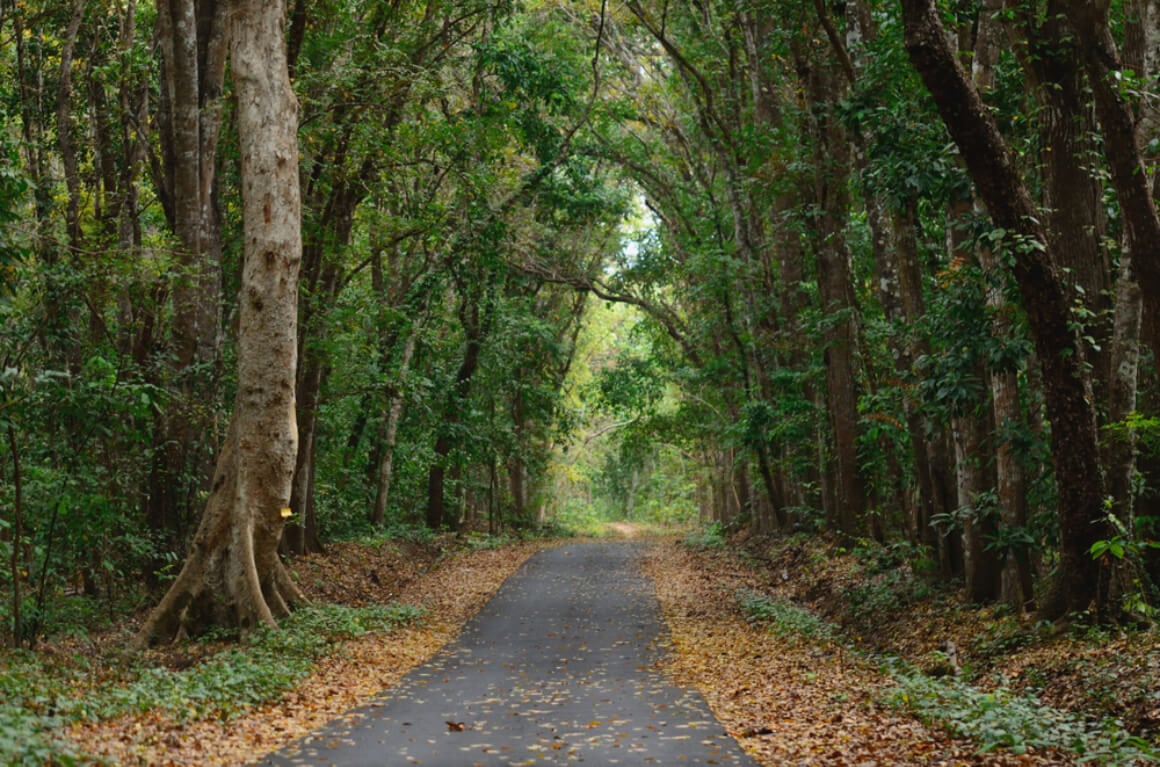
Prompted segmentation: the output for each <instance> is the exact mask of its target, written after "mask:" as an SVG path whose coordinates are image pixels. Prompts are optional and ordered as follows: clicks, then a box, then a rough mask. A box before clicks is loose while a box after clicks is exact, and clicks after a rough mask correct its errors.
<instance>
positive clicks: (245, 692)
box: [78, 604, 422, 719]
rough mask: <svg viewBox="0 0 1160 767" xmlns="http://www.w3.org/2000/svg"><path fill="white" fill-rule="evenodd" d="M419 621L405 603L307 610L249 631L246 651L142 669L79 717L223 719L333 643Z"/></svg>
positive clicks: (269, 695)
mask: <svg viewBox="0 0 1160 767" xmlns="http://www.w3.org/2000/svg"><path fill="white" fill-rule="evenodd" d="M421 617H422V611H421V610H419V609H418V608H416V607H413V606H411V605H405V604H389V605H373V606H370V607H363V608H352V607H345V606H342V605H322V606H312V607H307V608H304V609H302V610H298V611H296V612H295V613H294V614H293V615H291V616H290V617H289V618H287V619H286V620H284V621H283V622H282V624H281V625H280V626H279V628H277V629H273V630H271V629H263V630H261V631H259V632H256V634H255V635H254V637H253V638H251V639H249V640H247V644H246V646H244V647H237V648H234V649H230V650H227V651H225V652H223V653H219V654H218V655H215V656H213V657H212V658H211V659H210V660H208V661H206V662H204V663H200V664H198V665H196V666H193V667H192V668H189V669H186V670H182V671H173V670H170V669H165V668H146V669H142V670H141V671H140V672H139V674H138V676H137V679H136V680H135V681H134V682H132V683H131V684H129V685H127V686H125V687H119V688H116V689H113V690H111V691H110V692H109V693H108V694H107V695H105V696H101V695H97V696H95V697H93V698H90V699H88V700H86V701H85V702H84V704H83V705H84V706H85V708H86V710H85V711H84V713H85V714H86V715H88V716H95V717H100V718H103V717H108V716H115V715H117V714H119V713H121V712H125V711H147V710H160V711H165V712H166V713H168V714H170V715H172V716H174V717H177V718H179V719H185V718H191V719H200V718H220V719H229V718H232V717H234V716H237V715H239V714H241V713H244V712H245V711H247V710H248V709H249V708H251V707H252V706H255V705H258V704H260V703H264V702H268V701H270V700H274V699H275V698H277V697H278V696H279V695H281V694H282V693H284V692H285V691H287V690H289V689H292V688H293V687H294V685H295V684H297V683H298V681H299V680H301V679H302V678H303V677H305V676H306V674H308V673H309V672H310V669H311V668H312V666H313V663H314V661H315V660H317V659H318V658H319V657H321V656H322V655H323V654H324V653H325V652H326V651H327V650H328V649H329V648H330V647H331V646H332V645H333V644H334V643H335V642H336V641H339V640H341V639H347V638H351V637H357V636H362V635H363V634H366V633H368V632H374V631H390V630H393V629H396V628H398V627H401V626H404V625H407V624H410V623H413V622H415V621H417V620H419V619H420V618H421ZM78 713H79V712H78Z"/></svg>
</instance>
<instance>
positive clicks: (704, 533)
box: [685, 522, 726, 549]
mask: <svg viewBox="0 0 1160 767" xmlns="http://www.w3.org/2000/svg"><path fill="white" fill-rule="evenodd" d="M725 543H726V541H725V525H723V524H722V523H720V522H713V523H712V524H709V525H706V526H705V527H703V528H701V529H700V530H696V531H694V532H691V533H689V534H688V535H686V536H685V545H686V546H692V547H693V548H695V549H723V548H725Z"/></svg>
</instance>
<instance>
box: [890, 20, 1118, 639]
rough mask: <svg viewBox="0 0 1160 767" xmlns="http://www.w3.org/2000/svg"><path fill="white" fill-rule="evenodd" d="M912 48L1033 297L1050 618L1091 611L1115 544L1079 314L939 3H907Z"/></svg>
mask: <svg viewBox="0 0 1160 767" xmlns="http://www.w3.org/2000/svg"><path fill="white" fill-rule="evenodd" d="M902 7H903V21H904V24H905V35H906V49H907V53H908V54H909V56H910V59H911V62H912V63H913V64H914V67H915V69H916V70H917V71H918V73H919V75H920V76H921V77H922V79H923V82H924V83H925V84H926V87H927V89H928V90H929V91H930V93H931V96H932V97H933V98H934V101H935V104H936V105H937V106H938V110H939V113H940V115H941V116H942V119H943V122H944V123H945V124H946V126H947V129H948V131H949V132H950V134H951V137H952V138H953V139H954V141H955V143H956V144H957V146H958V148H959V151H960V152H961V153H962V157H963V160H964V161H965V163H966V165H967V169H968V171H969V173H970V175H971V179H972V180H973V181H974V183H975V187H976V190H977V191H978V194H979V196H980V198H982V200H983V202H984V203H985V204H986V206H987V210H988V212H989V213H990V215H991V219H992V221H994V223H995V225H996V226H997V227H999V228H1001V229H1002V230H1003V231H1004V237H1003V241H1002V246H1003V247H1004V249H1005V250H1006V251H1007V252H1008V253H1010V254H1011V255H1012V256H1013V265H1012V269H1013V272H1014V276H1015V280H1016V282H1017V284H1018V286H1019V289H1020V291H1021V293H1022V294H1023V300H1024V306H1025V307H1026V309H1027V319H1028V324H1029V326H1030V328H1031V332H1032V335H1033V337H1034V340H1035V348H1036V351H1037V353H1038V358H1039V362H1040V366H1041V370H1042V374H1043V384H1044V400H1045V404H1046V408H1047V417H1048V419H1049V420H1050V421H1051V424H1052V427H1053V431H1054V433H1053V435H1052V440H1051V449H1052V459H1053V465H1054V468H1055V478H1056V484H1057V487H1058V489H1059V511H1058V516H1059V529H1060V549H1059V552H1060V560H1059V566H1058V569H1057V574H1056V578H1055V580H1054V582H1053V583H1052V588H1051V590H1050V592H1049V594H1048V595H1047V598H1046V599H1045V600H1044V602H1043V604H1042V605H1041V606H1040V615H1041V617H1044V618H1047V619H1055V618H1059V617H1062V616H1063V615H1064V614H1066V613H1068V612H1071V611H1078V610H1084V609H1087V607H1088V606H1089V605H1090V604H1091V601H1092V598H1093V597H1094V596H1095V584H1096V581H1097V577H1098V572H1097V571H1098V565H1097V564H1096V563H1095V562H1093V561H1092V558H1091V555H1090V553H1089V551H1090V549H1091V545H1092V543H1094V542H1095V541H1097V540H1099V539H1101V538H1106V537H1107V528H1106V522H1105V520H1104V512H1103V499H1104V492H1103V480H1102V475H1101V471H1100V464H1099V446H1098V442H1097V434H1096V418H1095V410H1094V406H1093V402H1092V398H1091V386H1090V379H1089V376H1088V374H1087V371H1086V370H1085V368H1084V360H1083V355H1082V349H1081V348H1080V346H1079V342H1078V339H1077V338H1076V335H1075V333H1074V331H1073V329H1072V328H1071V326H1070V315H1071V306H1070V302H1069V300H1068V290H1067V289H1066V287H1065V286H1064V284H1063V281H1062V279H1061V277H1060V275H1059V272H1058V270H1057V268H1056V265H1055V263H1054V261H1053V260H1052V257H1051V255H1050V253H1048V252H1047V237H1046V235H1045V233H1044V231H1043V228H1042V226H1041V225H1040V224H1039V211H1038V209H1037V208H1036V206H1035V205H1034V203H1033V202H1032V200H1031V197H1030V195H1029V194H1028V192H1027V189H1026V187H1025V186H1024V184H1023V180H1022V178H1021V177H1020V175H1019V172H1018V170H1017V168H1016V167H1015V164H1014V158H1013V155H1012V153H1011V151H1010V149H1009V148H1008V146H1007V144H1006V142H1005V141H1004V140H1003V138H1002V136H1001V135H1000V133H999V130H998V127H997V126H996V125H995V122H994V119H993V117H992V116H991V114H990V112H989V111H988V109H987V107H986V106H985V105H984V104H983V102H982V100H981V99H980V98H979V94H978V92H977V91H976V90H975V88H974V87H973V85H972V84H971V81H970V79H969V77H968V75H967V74H966V73H965V72H964V71H963V68H962V66H961V65H960V64H959V62H958V60H957V59H956V57H955V54H954V52H953V51H952V50H951V49H950V46H949V45H948V44H947V38H946V30H945V29H944V28H943V25H942V22H941V20H940V19H939V15H938V11H937V9H936V8H935V6H934V3H933V2H932V1H931V0H902Z"/></svg>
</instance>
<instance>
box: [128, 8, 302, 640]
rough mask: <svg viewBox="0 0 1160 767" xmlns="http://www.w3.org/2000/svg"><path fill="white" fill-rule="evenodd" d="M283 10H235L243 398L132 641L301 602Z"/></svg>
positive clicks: (293, 164)
mask: <svg viewBox="0 0 1160 767" xmlns="http://www.w3.org/2000/svg"><path fill="white" fill-rule="evenodd" d="M284 17H285V7H284V5H283V3H282V2H279V1H275V2H268V1H267V0H238V1H237V2H235V3H234V4H233V5H232V10H231V15H230V23H231V30H230V32H231V36H230V40H231V59H232V70H231V71H232V73H233V81H234V88H235V92H236V95H237V119H238V135H239V145H240V146H239V149H240V156H241V177H242V201H243V221H244V259H245V263H244V267H243V270H242V284H241V291H240V292H241V295H240V297H239V299H240V300H239V327H238V394H237V399H236V401H235V403H234V414H233V418H232V420H231V422H230V428H229V433H228V434H227V437H226V443H225V446H224V448H223V450H222V452H221V455H220V456H219V457H218V463H217V470H216V471H215V473H214V480H213V485H212V489H211V491H210V497H209V500H208V502H207V504H206V509H205V513H204V515H203V517H202V521H201V525H200V527H199V528H198V532H197V535H196V536H195V538H194V541H193V545H192V548H191V551H190V555H189V557H188V559H187V560H186V562H185V566H184V567H183V568H182V570H181V573H180V574H179V575H178V577H177V579H176V580H175V581H174V582H173V584H172V585H171V586H170V589H169V591H168V592H167V593H166V595H165V597H164V598H163V599H162V600H161V603H160V604H159V605H158V606H157V607H156V608H155V609H154V611H153V613H152V614H151V615H150V616H149V618H148V620H146V622H145V624H144V626H142V628H141V630H140V632H139V633H138V635H137V642H138V643H147V642H155V641H164V640H169V639H172V638H174V637H176V636H179V635H181V634H182V633H196V632H199V631H201V630H204V629H205V628H207V627H208V626H210V625H224V626H231V627H236V628H238V629H239V630H241V631H242V632H243V633H244V632H247V631H249V630H252V629H254V628H256V627H257V626H259V625H267V626H273V625H275V618H276V617H280V616H284V615H286V614H287V613H288V611H289V608H290V606H291V604H293V603H294V602H298V601H301V600H302V594H301V592H300V591H299V590H298V588H297V586H295V585H294V582H293V581H292V580H291V579H290V577H289V574H288V572H287V570H286V568H285V567H284V566H283V564H282V562H281V560H280V559H279V558H278V540H279V538H280V537H281V534H282V525H283V515H284V514H285V513H286V512H287V511H288V504H289V502H290V481H291V478H292V476H293V472H294V459H295V454H296V452H297V447H298V434H297V429H296V426H295V417H294V378H295V376H294V373H295V367H296V364H297V347H296V328H297V298H298V292H297V291H298V283H297V278H298V268H299V263H300V260H301V254H302V242H301V235H300V220H301V219H300V217H301V210H300V197H299V188H298V146H297V135H296V131H297V127H298V126H297V114H298V108H297V103H296V100H295V97H294V93H293V91H292V90H291V87H290V81H289V77H288V75H287V68H286V49H285V43H284V34H283V23H284Z"/></svg>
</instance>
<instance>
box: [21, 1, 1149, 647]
mask: <svg viewBox="0 0 1160 767" xmlns="http://www.w3.org/2000/svg"><path fill="white" fill-rule="evenodd" d="M246 5H250V4H248V3H235V2H227V1H226V0H162V1H161V2H159V3H156V4H155V3H152V2H148V1H147V0H141V1H140V2H137V1H136V0H124V1H122V2H108V1H107V0H73V1H72V2H68V3H61V2H39V1H38V0H27V1H22V2H19V3H13V2H4V3H2V4H0V70H2V72H3V76H2V77H0V118H2V120H3V128H4V129H3V131H0V198H2V200H3V204H0V316H2V318H3V322H2V324H0V430H2V431H3V446H2V447H0V555H2V559H3V561H4V567H3V569H2V570H0V594H2V595H3V599H2V604H0V616H2V617H3V635H4V637H5V639H6V640H7V641H8V642H10V643H11V644H12V645H13V646H26V647H28V646H32V645H34V644H35V643H36V641H37V637H38V636H39V635H41V634H42V633H44V632H46V631H49V630H52V629H54V626H53V625H52V624H53V622H54V621H57V622H59V621H61V620H64V619H65V618H62V617H61V616H67V615H68V614H69V613H68V612H67V611H66V610H65V609H64V607H63V605H64V604H65V602H66V601H67V600H68V599H75V598H84V599H87V600H90V602H91V603H92V604H94V605H97V607H96V608H94V609H98V610H106V609H107V610H108V611H114V610H123V609H125V605H126V604H139V603H140V602H139V600H140V599H141V595H142V593H151V594H153V595H154V596H153V598H152V601H153V603H156V602H157V600H158V598H160V596H161V595H162V594H164V593H166V591H167V590H168V592H169V595H168V596H167V597H166V599H165V600H164V601H162V603H161V604H162V608H161V609H159V610H157V611H156V612H155V614H154V615H153V617H152V618H151V619H150V621H149V622H148V623H147V624H146V626H145V628H144V629H143V630H142V634H141V635H140V636H139V639H140V641H141V642H142V643H146V642H149V641H155V640H158V639H168V638H170V637H173V636H177V635H181V634H183V633H197V632H199V631H201V630H204V629H206V628H208V627H210V626H211V625H215V624H224V625H227V626H229V625H233V626H235V627H241V628H242V629H244V630H245V629H248V628H251V627H253V626H254V625H256V624H257V623H270V624H272V623H275V622H277V620H278V619H279V618H280V617H283V616H285V615H287V614H288V612H289V610H290V608H291V607H292V606H293V603H294V602H295V600H296V598H297V597H298V596H299V595H298V594H297V588H296V587H295V586H294V584H293V582H291V581H290V580H289V579H288V578H287V577H286V574H285V572H284V570H283V568H282V564H281V563H282V562H283V561H284V560H283V559H282V558H284V557H290V556H293V555H296V554H305V553H308V552H318V551H321V550H323V548H324V547H325V546H327V545H328V544H329V543H330V542H332V541H335V540H342V539H348V538H351V537H354V536H359V535H369V534H391V533H395V534H398V535H414V534H417V532H416V531H421V530H423V529H431V530H442V529H452V530H462V531H470V530H487V531H489V532H491V533H498V532H500V531H504V530H542V529H545V528H549V529H550V528H568V527H572V528H583V526H584V525H585V524H587V523H589V522H591V521H593V520H597V519H630V520H634V521H648V522H653V523H658V524H665V523H673V522H687V521H690V520H699V521H701V522H702V523H706V524H708V523H712V524H714V525H716V526H717V528H716V529H719V530H722V531H739V530H747V531H750V532H753V533H760V534H772V535H778V534H782V535H788V534H791V533H792V534H796V535H801V536H814V535H832V536H835V537H836V538H837V540H839V541H847V542H849V543H850V544H851V545H852V544H854V543H856V542H877V543H879V544H882V545H889V546H896V547H903V548H904V549H905V550H906V551H907V552H908V556H909V557H910V558H911V559H912V560H913V561H914V562H915V563H917V564H916V566H919V565H920V566H921V569H922V571H923V572H924V573H925V574H926V576H927V577H929V578H931V579H933V580H936V581H941V582H947V583H956V584H961V587H962V589H963V593H964V595H965V596H966V597H967V598H968V599H969V600H971V601H975V602H981V603H990V602H1000V603H1003V604H1005V605H1007V606H1008V607H1009V609H1010V610H1011V611H1013V612H1015V613H1016V614H1018V613H1023V612H1029V613H1034V614H1035V615H1036V616H1038V617H1039V618H1041V619H1045V620H1051V621H1054V620H1057V619H1061V618H1063V617H1065V616H1067V615H1069V614H1074V613H1077V612H1080V613H1083V612H1088V611H1090V612H1091V614H1092V615H1094V616H1095V617H1096V618H1097V619H1098V620H1101V621H1118V620H1125V619H1131V620H1141V619H1145V620H1146V619H1148V618H1149V617H1150V616H1151V615H1152V613H1153V605H1155V604H1156V590H1155V584H1156V583H1157V578H1160V557H1157V556H1156V551H1155V548H1156V545H1155V544H1154V543H1153V541H1152V537H1153V536H1155V532H1156V520H1157V519H1160V509H1158V508H1157V503H1160V494H1158V493H1157V492H1156V489H1157V487H1158V486H1160V452H1158V451H1157V438H1158V437H1160V426H1158V425H1157V424H1158V422H1157V415H1158V413H1160V400H1158V396H1160V389H1158V386H1157V384H1158V379H1157V370H1156V366H1155V351H1156V350H1157V349H1158V348H1160V304H1158V303H1157V302H1158V301H1160V252H1158V249H1160V216H1158V215H1157V207H1156V202H1155V197H1154V194H1153V187H1154V179H1155V170H1156V169H1155V167H1154V163H1155V161H1156V159H1157V157H1158V156H1160V133H1158V130H1160V128H1158V120H1160V111H1158V105H1160V100H1158V98H1157V96H1158V90H1157V85H1156V82H1157V81H1156V77H1157V75H1158V74H1160V4H1158V3H1155V2H1153V0H1123V1H1122V2H1120V1H1119V0H1118V1H1117V2H1114V3H1110V2H1107V1H1106V0H1104V1H1097V0H1087V1H1085V2H1062V1H1061V0H1020V1H1006V0H978V1H976V2H942V0H939V2H932V1H931V0H902V2H900V3H881V2H877V1H876V0H854V1H852V2H826V1H825V0H816V2H813V3H809V2H801V1H800V0H794V1H792V2H772V1H771V0H746V1H745V2H738V3H726V2H715V0H694V1H693V2H687V3H680V2H677V3H670V2H668V1H667V0H627V2H616V3H609V2H607V0H600V2H595V1H594V0H584V1H579V0H577V1H573V0H527V1H526V2H520V3H513V2H510V1H509V0H467V1H466V2H455V3H447V2H440V0H399V1H398V2H375V3H369V2H368V3H361V2H346V3H343V2H329V1H327V2H307V1H306V0H296V1H295V2H293V3H292V4H291V6H290V7H289V8H286V9H284V11H285V12H284V18H283V19H282V20H283V21H284V25H283V27H282V28H281V29H278V28H276V27H278V25H277V24H275V25H274V27H272V28H271V31H269V32H268V34H267V35H266V39H265V43H262V44H265V45H268V44H269V41H270V40H271V39H273V40H275V41H276V42H277V43H278V45H277V50H278V55H273V54H271V53H270V52H269V50H267V51H266V53H265V54H262V55H261V57H260V58H259V60H260V61H261V62H264V63H262V64H261V66H258V67H256V68H257V69H258V70H266V72H267V74H269V73H270V72H272V73H273V75H274V77H273V79H272V80H271V82H275V84H277V82H276V81H278V79H279V77H280V78H282V79H283V80H286V81H287V82H288V83H289V84H291V85H292V89H293V92H292V93H289V92H287V93H281V92H280V91H278V89H277V88H272V89H266V90H263V89H264V88H265V86H264V85H263V82H264V81H262V80H261V78H260V77H259V76H258V75H260V74H261V72H259V73H257V74H255V72H253V71H250V69H251V68H254V65H253V63H252V62H251V63H248V64H247V63H246V62H247V59H246V55H247V52H248V54H249V55H250V56H253V55H255V54H254V50H256V49H252V48H247V46H253V45H258V44H259V43H261V41H260V40H259V41H254V40H249V36H248V35H247V34H246V30H247V29H250V28H249V27H248V26H247V24H250V23H251V22H250V21H248V20H249V19H250V16H248V15H246V14H243V13H242V12H241V11H240V10H239V8H241V7H242V6H246ZM258 5H261V4H260V3H259V4H258ZM272 5H273V6H277V5H278V4H272ZM278 10H279V13H281V12H282V10H283V9H280V8H279V9H278ZM252 23H253V24H257V22H252ZM256 28H257V27H254V29H256ZM250 31H253V30H250ZM255 36H256V35H255ZM247 89H248V90H247ZM267 91H269V92H267ZM262 99H275V101H273V102H270V103H271V104H272V107H271V111H268V112H267V113H266V114H265V116H264V117H262V116H258V117H255V115H253V114H248V112H252V110H253V109H254V108H255V107H256V105H258V104H259V102H260V101H261V100H262ZM277 99H282V101H280V102H279V101H277ZM295 100H296V102H297V104H296V106H295V105H294V101H295ZM268 106H269V105H268ZM263 131H264V133H263ZM287 136H288V137H289V138H288V143H287ZM295 138H296V140H295ZM263 152H266V153H270V152H273V154H274V155H276V156H277V160H276V162H275V166H276V167H274V168H273V169H271V168H265V169H263V168H261V167H258V165H256V164H255V160H254V158H255V157H256V156H258V155H262V154H263ZM295 156H296V157H297V163H296V168H297V173H296V174H294V173H293V172H292V169H291V173H290V175H291V176H295V175H296V178H290V179H289V180H287V175H286V167H285V166H286V164H287V158H294V157H295ZM272 162H273V161H272ZM259 165H260V164H259ZM279 170H280V171H282V173H281V175H279V174H278V172H277V171H279ZM263 174H265V175H263ZM247 189H249V190H250V191H249V192H247V191H246V190H247ZM258 194H265V195H266V198H265V199H266V202H265V208H264V210H263V208H262V205H261V204H258V203H255V202H254V200H255V199H257V197H254V195H258ZM248 195H249V196H248ZM299 199H300V210H299V208H298V205H299V202H298V201H299ZM271 200H273V202H271ZM272 211H273V212H272ZM263 213H264V215H265V218H266V220H265V224H266V225H267V228H269V225H270V223H271V216H272V215H273V216H274V217H279V216H287V215H289V216H291V219H290V223H291V225H292V227H293V228H295V232H296V233H295V235H294V237H291V238H289V239H288V240H286V242H282V241H279V242H276V243H274V244H272V245H263V246H262V247H263V248H266V249H265V250H261V249H257V248H258V246H257V245H253V242H252V235H251V233H250V232H251V230H250V228H249V227H250V225H251V223H253V222H258V223H260V219H261V218H262V215H263ZM299 234H300V242H297V243H293V242H290V240H293V239H295V238H296V237H298V236H299ZM287 243H289V244H287ZM251 246H253V247H254V248H256V249H254V250H253V251H251ZM251 252H252V253H253V255H252V256H251ZM259 254H264V258H259ZM275 256H277V258H275ZM261 272H266V274H265V275H264V276H263V274H261ZM295 277H296V279H295ZM262 280H265V282H261V281H262ZM287 282H288V283H289V289H286V287H287ZM279 283H280V284H281V288H282V291H281V292H280V293H278V292H277V286H278V284H279ZM295 284H296V288H297V289H296V290H295V289H294V287H295ZM274 315H276V316H274ZM255 317H257V318H258V319H255ZM262 322H264V323H265V326H263V327H264V329H263V327H257V325H261V324H262ZM255 323H257V325H256V324H255ZM267 326H268V327H267ZM256 327H257V329H255V328H256ZM287 333H289V335H288V336H287V335H286V334H287ZM287 339H288V340H287ZM266 390H269V391H276V390H278V391H281V394H279V395H277V396H274V395H269V396H267V394H266V393H264V392H266ZM290 390H292V395H293V396H292V398H291V397H290V396H289V392H290ZM259 400H261V401H262V402H264V403H266V404H265V405H263V406H264V407H274V408H277V407H278V406H279V405H278V403H281V407H282V409H283V410H288V409H289V410H291V411H292V412H286V413H285V415H286V416H287V417H288V420H287V419H286V418H283V419H281V420H280V421H278V422H277V423H274V422H272V421H253V420H248V419H249V418H252V417H253V416H254V412H251V411H255V412H256V410H257V409H258V406H257V405H255V404H254V403H255V402H257V401H259ZM291 402H292V408H290V405H289V404H287V403H291ZM270 403H274V404H272V405H271V404H270ZM247 414H248V415H247ZM295 442H296V449H291V450H289V452H287V451H286V450H285V448H287V447H290V448H293V447H294V446H295ZM275 448H277V449H278V450H281V452H280V453H279V454H278V455H277V456H275V457H273V458H272V457H271V456H272V455H273V454H274V451H275ZM215 467H216V468H215ZM215 476H216V477H217V479H215ZM183 565H184V568H183ZM238 568H241V570H240V571H241V572H243V573H245V575H244V576H239V575H237V573H238V572H239V570H238ZM179 573H180V575H179ZM251 574H252V577H251ZM243 582H244V583H243ZM239 584H241V585H239ZM55 628H59V626H56V627H55Z"/></svg>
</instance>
